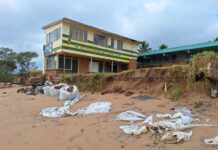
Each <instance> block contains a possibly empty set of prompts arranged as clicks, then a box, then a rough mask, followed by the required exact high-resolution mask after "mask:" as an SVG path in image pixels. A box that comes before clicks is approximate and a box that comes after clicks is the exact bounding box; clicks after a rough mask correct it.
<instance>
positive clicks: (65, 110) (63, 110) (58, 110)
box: [39, 96, 84, 118]
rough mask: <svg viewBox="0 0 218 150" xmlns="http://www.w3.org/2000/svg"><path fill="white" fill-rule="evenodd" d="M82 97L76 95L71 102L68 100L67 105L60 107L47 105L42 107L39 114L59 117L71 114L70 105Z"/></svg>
mask: <svg viewBox="0 0 218 150" xmlns="http://www.w3.org/2000/svg"><path fill="white" fill-rule="evenodd" d="M83 97H84V96H82V97H76V98H74V99H73V100H72V102H68V105H66V104H65V105H64V106H62V107H48V108H44V109H43V110H42V111H41V112H40V113H39V114H40V115H41V116H43V117H48V118H60V117H64V116H72V115H73V113H72V112H70V110H69V109H70V106H72V105H74V104H76V103H77V102H79V101H80V100H81V99H82V98H83Z"/></svg>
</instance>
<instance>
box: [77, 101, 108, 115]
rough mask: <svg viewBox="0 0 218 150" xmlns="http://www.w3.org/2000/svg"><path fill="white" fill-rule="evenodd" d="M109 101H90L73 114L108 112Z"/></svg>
mask: <svg viewBox="0 0 218 150" xmlns="http://www.w3.org/2000/svg"><path fill="white" fill-rule="evenodd" d="M111 105H112V104H111V102H95V103H91V104H90V105H89V106H88V107H86V108H84V109H79V110H77V111H76V112H75V113H73V115H76V116H88V115H93V114H100V113H108V112H109V111H110V110H111Z"/></svg>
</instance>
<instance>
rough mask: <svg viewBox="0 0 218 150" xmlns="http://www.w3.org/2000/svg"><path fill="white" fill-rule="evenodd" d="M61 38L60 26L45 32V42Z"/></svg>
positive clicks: (48, 42) (49, 42)
mask: <svg viewBox="0 0 218 150" xmlns="http://www.w3.org/2000/svg"><path fill="white" fill-rule="evenodd" d="M60 39H61V27H59V28H56V29H54V30H53V31H51V32H49V33H47V34H46V44H51V43H53V42H55V41H57V40H60Z"/></svg>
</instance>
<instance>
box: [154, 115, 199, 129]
mask: <svg viewBox="0 0 218 150" xmlns="http://www.w3.org/2000/svg"><path fill="white" fill-rule="evenodd" d="M193 121H195V119H194V118H192V117H190V116H182V117H181V118H177V119H173V120H162V121H158V122H155V123H154V126H156V127H162V128H165V129H167V130H178V129H180V128H181V127H182V126H184V125H187V124H190V123H191V122H193Z"/></svg>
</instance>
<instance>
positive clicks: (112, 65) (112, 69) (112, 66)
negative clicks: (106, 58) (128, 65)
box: [111, 61, 114, 73]
mask: <svg viewBox="0 0 218 150" xmlns="http://www.w3.org/2000/svg"><path fill="white" fill-rule="evenodd" d="M113 71H114V62H113V61H112V62H111V72H112V73H113Z"/></svg>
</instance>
